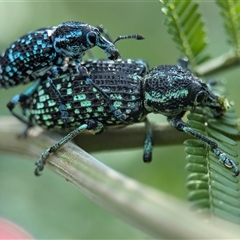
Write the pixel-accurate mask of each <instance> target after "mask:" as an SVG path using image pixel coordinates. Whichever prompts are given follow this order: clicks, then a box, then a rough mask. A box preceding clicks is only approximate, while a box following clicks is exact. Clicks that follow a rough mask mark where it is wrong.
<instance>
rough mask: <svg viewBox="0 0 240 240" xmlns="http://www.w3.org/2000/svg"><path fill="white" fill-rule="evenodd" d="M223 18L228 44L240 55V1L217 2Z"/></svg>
mask: <svg viewBox="0 0 240 240" xmlns="http://www.w3.org/2000/svg"><path fill="white" fill-rule="evenodd" d="M216 3H217V5H218V6H219V8H220V13H221V16H222V17H223V21H224V22H223V25H224V28H225V31H226V36H227V42H228V43H229V44H230V45H231V46H232V47H233V48H234V49H235V51H236V53H237V54H238V55H239V49H240V1H239V0H225V1H222V0H216Z"/></svg>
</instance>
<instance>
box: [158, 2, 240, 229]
mask: <svg viewBox="0 0 240 240" xmlns="http://www.w3.org/2000/svg"><path fill="white" fill-rule="evenodd" d="M160 2H161V3H162V4H163V8H162V11H163V13H164V14H165V16H166V18H165V24H166V26H167V31H168V33H169V34H170V35H171V37H172V39H173V41H174V42H175V43H176V45H177V47H178V49H179V50H180V52H181V55H182V56H187V57H188V58H189V60H190V63H191V67H192V69H193V71H194V68H195V67H196V66H197V64H200V63H202V62H204V61H205V60H207V59H208V58H209V55H208V54H206V53H204V51H205V48H206V46H207V41H206V32H205V30H204V29H205V26H204V22H203V21H202V20H201V19H202V17H201V15H200V13H199V12H198V4H197V3H195V2H192V1H178V0H173V1H169V0H160ZM217 3H218V5H219V6H220V8H221V15H222V16H223V17H224V21H225V22H224V26H225V29H226V32H227V34H228V42H229V43H230V44H231V45H233V46H236V47H237V48H238V49H239V47H240V45H239V44H240V38H239V31H240V27H239V26H240V21H239V20H240V19H239V18H240V11H239V10H240V9H239V8H240V3H238V2H237V1H217ZM220 85H221V84H216V85H215V86H211V87H212V88H213V89H212V90H213V91H215V92H217V94H219V95H222V94H223V93H224V88H223V87H222V86H220ZM187 117H188V125H189V126H191V127H192V128H193V129H195V130H197V131H198V132H200V133H202V134H204V135H206V136H208V137H209V138H210V139H212V140H214V141H215V142H217V144H218V146H219V148H220V149H222V150H223V151H224V152H225V153H226V154H227V155H228V156H230V157H231V158H232V159H233V160H235V162H237V160H236V159H235V158H236V157H237V156H238V155H237V153H236V152H235V151H234V150H233V149H232V147H233V146H236V142H235V141H233V140H232V139H231V138H230V137H229V135H234V134H238V130H237V116H236V115H235V113H234V110H230V111H229V112H227V113H226V114H225V115H224V116H223V117H222V118H221V119H216V118H214V117H213V116H212V114H211V112H210V111H209V110H208V109H195V110H194V111H193V112H191V113H190V114H189V115H188V116H187ZM185 145H186V149H185V150H186V152H187V154H188V156H187V160H188V164H187V166H186V168H187V169H188V170H189V171H190V174H189V176H188V179H187V188H188V189H189V191H190V193H189V197H188V198H189V201H190V202H191V206H192V209H194V210H196V211H197V212H198V213H207V214H208V216H209V218H211V219H212V218H218V217H220V218H223V219H226V220H229V221H232V222H235V223H238V224H240V193H239V186H238V178H236V177H235V176H233V175H234V174H233V173H232V172H231V171H230V170H229V169H227V168H226V167H224V166H223V164H222V163H221V162H219V159H217V158H216V157H215V156H214V155H213V153H212V152H211V150H210V148H209V147H208V146H207V145H206V144H205V143H203V142H202V141H200V140H197V139H189V140H187V141H185Z"/></svg>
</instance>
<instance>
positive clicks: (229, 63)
mask: <svg viewBox="0 0 240 240" xmlns="http://www.w3.org/2000/svg"><path fill="white" fill-rule="evenodd" d="M239 64H240V59H239V56H237V55H236V52H234V51H229V52H228V53H225V54H222V55H221V56H219V57H216V58H213V59H211V60H210V61H207V62H205V63H203V64H201V65H199V66H197V67H196V68H195V71H196V73H197V74H198V75H199V76H210V75H212V74H215V73H219V72H221V71H223V70H226V69H230V68H233V67H236V66H239Z"/></svg>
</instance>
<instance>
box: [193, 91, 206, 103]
mask: <svg viewBox="0 0 240 240" xmlns="http://www.w3.org/2000/svg"><path fill="white" fill-rule="evenodd" d="M206 97H207V94H206V93H205V92H203V91H201V92H199V93H198V94H197V96H196V98H195V101H196V102H197V103H201V102H203V101H204V100H205V98H206Z"/></svg>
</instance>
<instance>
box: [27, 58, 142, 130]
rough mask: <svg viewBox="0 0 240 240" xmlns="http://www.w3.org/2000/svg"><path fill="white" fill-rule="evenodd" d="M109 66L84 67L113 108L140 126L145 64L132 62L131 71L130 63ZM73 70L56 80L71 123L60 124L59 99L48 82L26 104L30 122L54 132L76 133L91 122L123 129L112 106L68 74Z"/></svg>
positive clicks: (104, 62) (102, 62)
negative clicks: (74, 131)
mask: <svg viewBox="0 0 240 240" xmlns="http://www.w3.org/2000/svg"><path fill="white" fill-rule="evenodd" d="M121 61H122V62H121ZM109 62H111V61H109V60H100V61H99V60H98V61H96V62H94V61H93V62H91V61H88V62H86V63H85V66H86V67H87V68H89V69H88V70H89V71H91V74H90V77H91V79H92V80H93V82H94V83H96V84H97V85H98V87H99V88H101V89H102V91H103V92H105V93H107V94H108V95H109V97H110V99H111V101H112V103H113V105H114V106H115V107H116V108H117V109H119V110H121V111H122V113H123V114H124V115H126V117H127V118H126V120H127V121H128V122H129V123H132V122H138V121H139V120H140V119H141V118H142V117H143V113H144V109H143V101H142V99H143V96H142V81H141V79H142V76H143V75H144V74H145V73H146V71H147V68H146V64H145V63H144V62H143V61H139V62H138V61H134V64H133V63H132V61H131V64H129V65H131V67H128V63H127V60H126V61H125V60H118V61H117V62H111V64H109ZM90 64H91V66H90ZM133 65H134V66H135V67H134V66H133ZM74 70H75V67H74V66H71V67H69V70H67V72H66V74H64V75H62V76H61V77H60V78H56V79H54V80H53V82H54V85H55V86H56V87H57V89H58V90H59V92H60V93H61V96H62V97H63V98H64V99H65V101H66V102H67V104H66V107H67V111H68V116H69V123H68V124H67V125H66V124H65V123H64V122H63V121H62V120H61V113H60V111H59V103H58V99H57V98H56V95H55V94H54V93H53V91H52V89H51V86H50V84H49V83H48V82H46V81H45V82H44V81H41V82H42V83H41V84H40V86H39V87H38V88H37V90H36V91H35V92H34V94H33V95H32V96H31V97H30V98H29V99H27V101H26V102H27V105H26V106H25V111H26V112H25V115H26V116H27V117H29V118H30V121H32V122H33V123H34V124H37V125H39V126H41V127H43V128H45V129H54V130H57V129H59V130H62V129H64V128H66V127H67V129H68V130H71V129H75V128H76V127H77V126H80V125H81V124H83V123H85V122H86V121H87V120H90V119H92V120H96V121H99V122H101V123H102V124H103V125H106V126H107V125H119V124H121V125H122V122H121V121H119V120H117V119H116V117H115V116H114V115H113V113H111V112H110V110H109V103H108V102H107V101H106V99H105V98H104V97H103V96H102V94H101V93H99V92H98V91H97V90H96V89H95V88H94V87H92V85H89V84H87V83H86V81H85V80H84V79H83V77H82V76H81V75H79V74H78V73H76V72H75V74H69V71H73V72H74ZM25 104H26V103H25Z"/></svg>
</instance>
